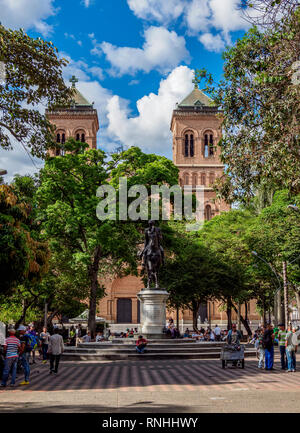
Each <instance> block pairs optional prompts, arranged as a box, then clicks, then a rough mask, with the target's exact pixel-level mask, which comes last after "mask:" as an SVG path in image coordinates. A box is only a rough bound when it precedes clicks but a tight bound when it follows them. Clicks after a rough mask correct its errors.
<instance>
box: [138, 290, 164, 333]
mask: <svg viewBox="0 0 300 433" xmlns="http://www.w3.org/2000/svg"><path fill="white" fill-rule="evenodd" d="M168 296H169V294H168V292H167V291H166V290H165V289H144V290H141V291H140V292H139V293H138V294H137V297H138V299H139V300H140V302H141V325H140V332H141V334H143V336H144V337H146V338H151V339H154V338H164V337H165V334H164V333H163V328H164V326H165V325H166V302H167V299H168Z"/></svg>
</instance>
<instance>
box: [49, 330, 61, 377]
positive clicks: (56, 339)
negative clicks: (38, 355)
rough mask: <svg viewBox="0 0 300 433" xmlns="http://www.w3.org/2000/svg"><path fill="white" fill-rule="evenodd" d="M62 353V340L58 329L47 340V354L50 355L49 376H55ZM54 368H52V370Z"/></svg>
mask: <svg viewBox="0 0 300 433" xmlns="http://www.w3.org/2000/svg"><path fill="white" fill-rule="evenodd" d="M63 351H64V340H63V338H62V336H61V335H59V329H58V328H55V329H54V334H53V335H51V337H50V338H49V346H48V353H49V354H50V374H52V373H54V374H57V372H58V364H59V360H60V355H61V354H62V353H63ZM54 361H55V367H54ZM53 367H54V368H53Z"/></svg>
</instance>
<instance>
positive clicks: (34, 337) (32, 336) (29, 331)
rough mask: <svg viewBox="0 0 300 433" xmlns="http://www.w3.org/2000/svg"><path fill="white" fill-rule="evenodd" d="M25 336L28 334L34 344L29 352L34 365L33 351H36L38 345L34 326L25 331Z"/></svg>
mask: <svg viewBox="0 0 300 433" xmlns="http://www.w3.org/2000/svg"><path fill="white" fill-rule="evenodd" d="M27 334H29V335H30V338H31V339H32V341H34V342H35V347H34V348H33V349H32V350H31V352H30V353H31V355H32V364H35V351H36V349H38V346H39V345H38V339H37V333H36V330H35V328H34V325H30V326H29V330H28V331H27Z"/></svg>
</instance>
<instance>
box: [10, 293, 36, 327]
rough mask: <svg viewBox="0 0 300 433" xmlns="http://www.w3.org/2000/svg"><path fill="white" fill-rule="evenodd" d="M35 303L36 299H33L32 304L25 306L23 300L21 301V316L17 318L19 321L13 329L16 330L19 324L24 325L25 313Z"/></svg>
mask: <svg viewBox="0 0 300 433" xmlns="http://www.w3.org/2000/svg"><path fill="white" fill-rule="evenodd" d="M35 301H36V299H34V300H33V301H32V302H29V304H27V305H26V302H25V300H23V301H22V304H23V310H22V315H21V317H20V318H19V320H17V321H16V323H15V328H16V329H18V327H19V326H20V325H21V323H25V318H26V313H27V310H28V308H29V307H31V305H32V304H34V302H35Z"/></svg>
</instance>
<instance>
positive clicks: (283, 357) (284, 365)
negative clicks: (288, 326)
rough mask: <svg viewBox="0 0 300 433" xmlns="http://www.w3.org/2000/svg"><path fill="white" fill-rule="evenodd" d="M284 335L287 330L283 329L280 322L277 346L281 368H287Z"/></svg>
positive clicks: (282, 324)
mask: <svg viewBox="0 0 300 433" xmlns="http://www.w3.org/2000/svg"><path fill="white" fill-rule="evenodd" d="M286 335H287V332H286V330H285V326H284V323H280V325H279V331H278V346H279V352H280V362H281V370H286V369H287V358H286V350H285V343H286Z"/></svg>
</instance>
